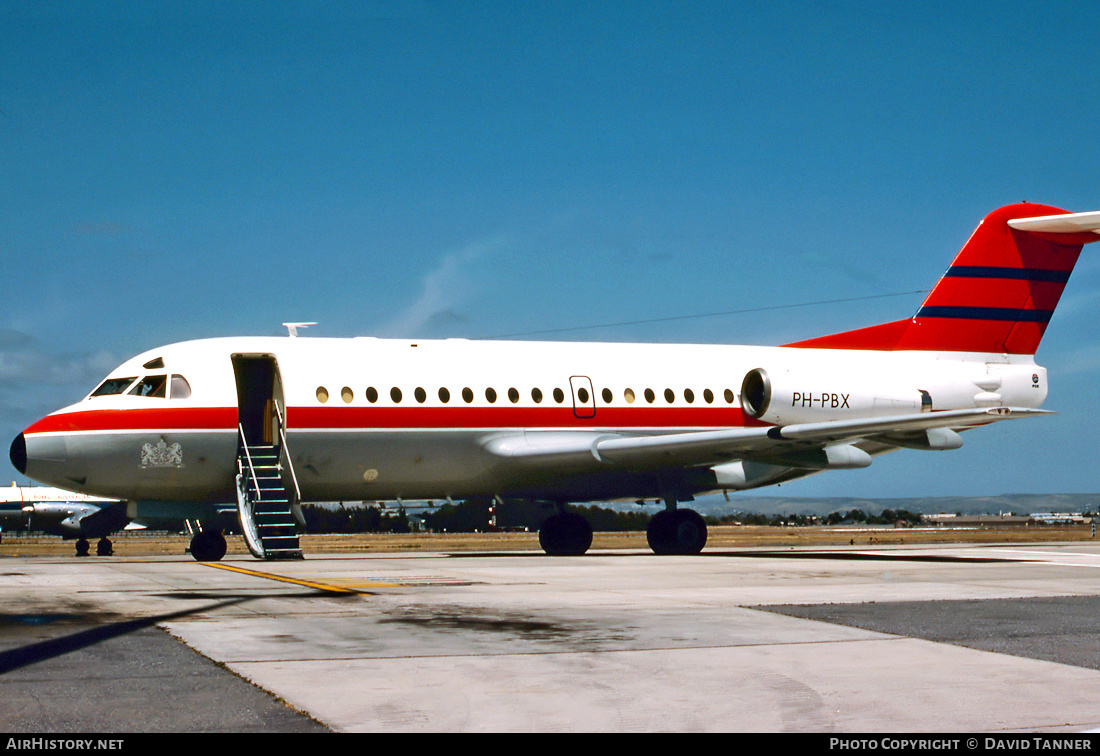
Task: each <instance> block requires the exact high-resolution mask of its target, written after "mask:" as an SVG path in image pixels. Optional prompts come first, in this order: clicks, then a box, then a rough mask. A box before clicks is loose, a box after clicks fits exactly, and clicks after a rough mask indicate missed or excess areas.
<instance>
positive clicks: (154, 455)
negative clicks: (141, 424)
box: [141, 438, 183, 468]
mask: <svg viewBox="0 0 1100 756" xmlns="http://www.w3.org/2000/svg"><path fill="white" fill-rule="evenodd" d="M141 466H142V467H146V468H147V467H183V448H182V447H181V446H180V445H179V444H169V443H167V442H166V441H165V440H164V439H163V438H162V439H161V440H160V441H158V442H157V443H156V444H155V445H154V444H145V445H144V446H142V447H141Z"/></svg>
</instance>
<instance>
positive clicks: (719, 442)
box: [484, 407, 1052, 470]
mask: <svg viewBox="0 0 1100 756" xmlns="http://www.w3.org/2000/svg"><path fill="white" fill-rule="evenodd" d="M1045 414H1052V413H1050V412H1047V411H1044V410H1035V409H1028V408H1017V407H983V408H978V409H962V410H947V411H943V412H930V413H919V414H908V415H894V416H888V417H872V418H860V419H855V420H834V421H828V422H819V423H800V424H795V425H786V426H768V427H754V428H728V429H722V430H707V431H692V432H687V433H671V434H664V435H655V434H648V435H623V434H610V433H598V432H576V431H569V432H557V431H535V432H527V433H524V434H514V435H507V436H498V437H496V438H493V439H491V440H489V441H487V442H486V443H485V445H484V447H485V449H486V451H488V452H489V453H490V454H492V455H493V456H494V457H497V458H498V459H501V460H502V461H504V460H509V461H511V462H514V463H516V464H519V465H523V466H526V467H534V468H539V467H551V466H560V465H562V464H563V463H564V464H569V463H573V465H574V466H576V467H592V466H593V463H600V464H602V465H613V466H623V467H626V468H629V469H632V470H638V469H661V468H668V467H700V466H710V465H719V464H723V463H726V462H730V461H735V460H742V459H755V460H759V461H766V462H768V463H770V464H781V465H782V464H789V465H790V466H791V467H811V468H816V467H864V466H866V464H870V458H869V457H866V454H865V453H864V452H861V451H860V450H858V449H856V450H855V451H854V452H851V453H849V452H841V451H838V450H841V449H844V448H846V447H848V446H850V445H852V444H855V443H857V442H859V441H864V440H866V441H871V442H874V443H876V444H883V445H886V446H899V447H909V448H925V449H953V448H958V446H960V445H961V440H957V436H956V434H955V431H956V430H964V429H966V428H971V427H975V426H979V425H986V424H988V423H992V422H996V421H998V420H1011V419H1019V418H1023V417H1034V416H1037V415H1045ZM819 450H829V454H831V455H833V456H832V457H831V458H830V459H831V461H830V459H826V458H824V457H823V458H822V460H824V463H820V462H818V461H814V460H813V459H811V458H810V457H808V456H807V453H812V452H815V451H819ZM864 457H866V464H863V462H862V460H863V458H864ZM845 459H848V462H847V463H846V462H845ZM596 466H599V465H596Z"/></svg>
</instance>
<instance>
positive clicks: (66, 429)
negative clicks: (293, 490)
mask: <svg viewBox="0 0 1100 756" xmlns="http://www.w3.org/2000/svg"><path fill="white" fill-rule="evenodd" d="M234 355H238V356H255V357H261V356H262V357H265V358H267V359H269V360H270V361H271V362H272V363H273V364H274V365H276V366H277V373H276V376H275V380H274V384H273V385H272V386H271V388H270V390H269V394H270V397H271V399H272V401H273V403H274V404H275V405H276V406H277V407H279V408H285V418H286V423H285V425H286V447H287V450H288V452H289V456H290V458H291V460H292V462H293V468H294V475H295V476H296V479H297V482H298V484H299V485H300V489H301V498H302V500H304V501H330V500H394V499H443V498H446V497H453V498H464V497H471V496H492V495H499V496H504V497H509V496H511V497H521V498H533V499H547V500H557V501H588V500H598V499H616V498H648V497H655V496H661V495H662V493H661V492H662V490H663V489H666V488H667V487H668V486H669V485H670V479H672V478H674V479H675V480H672V484H674V485H675V486H677V487H679V488H680V489H684V490H686V491H687V493H688V494H690V493H702V492H705V491H709V490H716V489H721V488H723V487H724V486H722V485H720V484H716V483H715V480H714V478H713V476H711V477H708V476H706V475H696V473H697V472H699V471H693V470H682V469H672V468H671V467H670V469H669V470H668V471H667V472H662V471H661V470H660V469H655V468H654V465H652V464H650V465H646V466H645V469H644V470H637V471H634V470H631V469H629V468H627V469H623V468H615V469H614V470H608V469H605V468H603V467H601V466H600V464H599V462H598V461H597V460H592V459H585V458H583V456H582V457H581V458H569V459H566V460H565V461H564V462H563V463H562V464H561V465H546V466H543V467H537V466H536V467H522V468H520V467H516V466H515V465H510V464H508V463H507V460H504V459H502V458H501V457H500V456H499V455H498V454H494V453H492V451H491V449H492V444H493V441H494V439H500V438H509V439H514V438H517V437H524V438H531V439H537V438H540V437H541V438H551V437H552V438H553V439H562V440H563V441H568V440H569V439H570V438H571V437H573V436H583V437H588V436H591V437H600V436H602V435H604V434H610V435H617V436H630V435H655V434H674V433H684V432H690V431H700V430H717V429H727V428H737V427H743V426H760V425H788V424H791V423H812V422H819V421H828V420H845V419H855V418H868V417H876V416H883V415H891V416H892V415H902V414H907V413H919V412H922V411H929V410H932V411H939V410H947V409H962V408H971V407H982V406H999V405H1006V406H1008V405H1011V406H1015V407H1038V406H1039V405H1040V404H1042V402H1043V400H1044V399H1045V397H1046V394H1047V381H1046V373H1045V371H1044V369H1043V368H1041V367H1038V366H1036V365H1035V364H1034V361H1033V359H1032V357H1031V356H1026V355H1024V356H1008V355H985V354H968V353H958V352H944V353H937V352H927V351H908V352H907V351H901V352H883V351H861V350H850V349H839V350H838V349H805V348H789V347H755V346H711V345H678V344H669V345H661V344H615V343H553V342H498V341H467V340H463V339H448V340H441V341H440V340H436V341H431V340H429V341H423V340H421V341H410V340H383V339H374V338H354V339H322V338H288V337H284V338H223V339H209V340H200V341H191V342H184V343H179V344H173V345H169V346H165V347H162V348H159V349H155V350H152V351H149V352H146V353H144V354H141V355H138V356H136V357H134V358H133V359H131V360H128V361H127V362H125V363H124V364H123V365H121V366H119V368H117V369H116V370H114V371H112V373H111V375H110V376H109V379H133V380H134V381H136V382H139V383H134V384H132V385H133V386H134V387H135V388H132V389H131V388H129V386H130V385H131V384H126V386H124V387H123V388H122V389H118V391H119V392H121V393H109V394H106V395H99V396H96V395H90V396H89V397H88V398H86V399H84V400H83V401H81V402H78V403H77V404H75V405H72V406H70V407H66V408H64V409H62V410H59V411H58V412H55V413H53V414H51V415H49V416H47V417H45V418H43V419H42V420H41V421H39V422H38V423H35V424H34V425H32V426H31V427H30V428H28V429H27V430H26V431H25V433H24V437H25V444H26V457H27V467H28V470H27V474H28V475H31V476H32V477H34V478H35V479H37V480H39V481H42V482H46V483H49V484H52V485H57V486H61V487H65V488H69V489H73V490H78V491H82V492H86V493H91V494H96V495H99V496H108V497H113V498H122V499H128V500H165V501H168V500H173V501H189V502H229V501H232V500H233V498H234V476H235V474H236V472H237V467H236V459H237V452H238V446H239V443H238V441H239V430H238V425H239V423H241V422H243V421H242V417H243V411H241V412H239V411H238V408H239V406H240V403H241V402H243V401H245V399H244V398H243V396H244V394H243V393H242V392H244V391H246V389H242V388H241V380H242V379H241V378H240V376H239V375H238V374H235V362H234V360H233V357H234ZM147 365H152V366H153V367H146V366H147ZM757 368H763V369H764V370H765V371H766V372H767V375H768V377H769V379H770V391H771V400H770V402H769V404H768V407H767V409H766V411H764V412H763V413H761V414H760V415H759V417H752V416H750V415H749V414H747V413H746V411H745V409H744V408H743V406H742V398H741V390H742V381H743V380H744V378H745V376H746V374H747V373H749V371H752V370H754V369H757ZM161 376H163V377H164V380H163V381H162V382H161V383H163V388H162V389H160V391H162V393H161V395H159V396H158V395H156V394H157V393H158V391H157V390H156V389H155V388H154V389H153V390H152V391H151V395H146V396H140V395H135V394H134V393H131V392H133V391H136V390H137V387H138V386H139V385H142V384H140V380H141V379H147V380H146V384H145V385H148V386H154V387H155V386H158V385H160V384H158V381H159V379H160V377H161ZM174 376H179V377H182V378H183V379H184V381H183V382H180V381H178V380H176V379H175V378H173V377H174ZM124 383H126V381H125V380H120V381H118V384H119V385H122V384H124ZM184 385H185V386H186V390H184V389H182V388H177V386H184ZM547 434H551V435H547ZM868 450H869V451H870V453H872V454H873V453H878V452H881V451H884V450H886V449H883V448H869V449H868ZM658 467H659V466H658ZM803 474H807V472H806V471H804V470H803V471H797V473H796V472H794V471H792V475H793V476H795V477H797V475H803ZM771 480H774V476H773V478H772V479H769V481H763V482H770V481H771ZM763 482H762V484H763ZM745 487H751V486H745Z"/></svg>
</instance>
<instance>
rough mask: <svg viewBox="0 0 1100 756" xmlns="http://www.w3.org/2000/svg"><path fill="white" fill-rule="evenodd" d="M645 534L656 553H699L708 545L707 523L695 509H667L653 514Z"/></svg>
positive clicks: (650, 546)
mask: <svg viewBox="0 0 1100 756" xmlns="http://www.w3.org/2000/svg"><path fill="white" fill-rule="evenodd" d="M645 535H646V540H647V541H649V548H651V549H653V553H654V554H698V553H699V552H700V551H702V550H703V547H704V546H706V545H707V524H706V522H704V520H703V517H702V515H700V514H699V513H698V512H696V511H694V510H691V509H666V510H663V511H661V512H658V513H657V514H655V515H654V516H653V519H651V520H650V521H649V527H648V528H646V534H645Z"/></svg>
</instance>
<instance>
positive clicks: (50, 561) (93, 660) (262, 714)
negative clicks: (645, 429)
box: [0, 543, 1100, 732]
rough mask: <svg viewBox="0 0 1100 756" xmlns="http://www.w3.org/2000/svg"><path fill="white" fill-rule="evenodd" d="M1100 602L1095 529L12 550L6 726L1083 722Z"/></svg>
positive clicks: (988, 727) (2, 608) (994, 727)
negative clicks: (770, 538) (672, 540)
mask: <svg viewBox="0 0 1100 756" xmlns="http://www.w3.org/2000/svg"><path fill="white" fill-rule="evenodd" d="M1098 610H1100V545H1097V544H1093V543H1072V544H1041V545H1035V546H1021V545H1012V546H1008V545H1004V546H996V545H994V546H934V547H920V548H916V547H912V548H911V547H890V548H886V547H881V548H879V547H870V548H849V547H845V548H836V549H813V550H811V549H738V550H722V551H706V552H704V553H703V554H702V555H700V556H697V557H657V556H654V555H652V554H649V553H642V552H628V551H614V552H596V553H590V554H588V555H586V556H584V557H577V558H561V557H546V556H544V555H542V554H536V553H526V552H524V553H516V552H510V553H500V554H491V553H475V554H470V553H463V554H453V555H448V554H416V555H363V554H347V555H338V556H327V555H326V556H315V557H309V558H307V559H306V560H305V561H301V562H283V563H279V562H275V563H265V562H258V561H255V560H252V559H250V558H244V557H233V558H229V559H227V560H225V561H223V562H220V563H217V564H199V563H196V562H193V561H191V560H190V558H188V557H184V556H180V557H150V558H127V557H126V556H125V555H121V556H116V557H111V558H86V559H77V558H72V557H66V558H21V557H3V552H2V551H0V631H2V632H0V697H2V700H4V701H5V706H4V707H2V709H0V730H3V731H6V732H47V731H53V732H59V731H70V732H77V731H82V732H163V731H179V732H210V731H266V732H270V731H277V732H311V731H324V730H336V731H370V732H380V731H385V732H394V731H767V732H780V731H795V732H1012V731H1029V732H1063V731H1065V732H1081V731H1086V730H1092V729H1096V728H1098V727H1100V697H1098V696H1097V695H1096V691H1097V690H1100V642H1098V640H1097V638H1100V611H1098ZM196 652H197V653H196ZM8 702H10V705H9V703H8Z"/></svg>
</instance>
